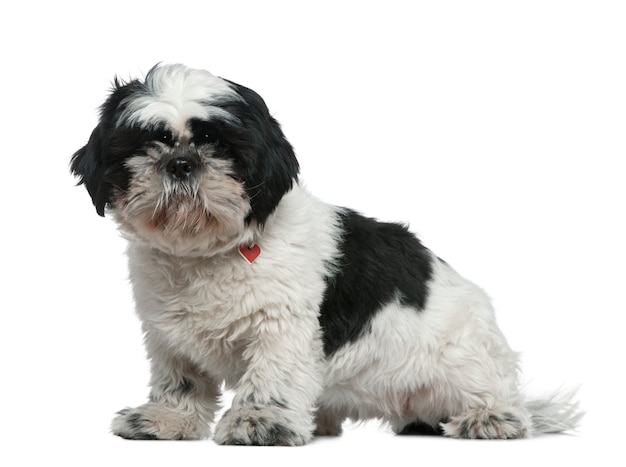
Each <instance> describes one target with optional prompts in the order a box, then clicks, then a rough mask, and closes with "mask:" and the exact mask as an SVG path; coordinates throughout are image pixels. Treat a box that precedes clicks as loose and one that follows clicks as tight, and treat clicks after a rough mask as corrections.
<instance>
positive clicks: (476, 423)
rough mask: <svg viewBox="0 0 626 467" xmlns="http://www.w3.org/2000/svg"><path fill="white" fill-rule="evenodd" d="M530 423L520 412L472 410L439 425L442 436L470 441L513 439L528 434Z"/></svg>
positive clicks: (510, 410)
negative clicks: (468, 439)
mask: <svg viewBox="0 0 626 467" xmlns="http://www.w3.org/2000/svg"><path fill="white" fill-rule="evenodd" d="M529 427H530V421H529V420H528V417H527V416H525V414H524V413H522V412H521V411H520V410H518V409H515V408H509V409H507V410H490V409H473V410H469V411H467V412H466V413H464V414H462V415H459V416H456V417H452V418H451V419H450V420H449V421H448V422H446V423H442V424H441V429H442V430H443V433H444V435H446V436H450V437H454V438H470V439H515V438H525V437H526V436H528V434H529Z"/></svg>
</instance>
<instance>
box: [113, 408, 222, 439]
mask: <svg viewBox="0 0 626 467" xmlns="http://www.w3.org/2000/svg"><path fill="white" fill-rule="evenodd" d="M111 431H112V432H113V434H114V435H117V436H121V437H122V438H126V439H205V438H208V436H209V434H210V432H209V426H208V424H206V423H202V422H200V421H199V420H198V418H197V417H196V416H194V415H193V414H184V413H179V412H177V411H176V410H174V409H171V408H169V407H165V406H162V405H158V404H153V403H148V404H145V405H142V406H140V407H137V408H136V409H124V410H121V411H120V412H118V415H117V417H115V418H114V419H113V423H112V425H111Z"/></svg>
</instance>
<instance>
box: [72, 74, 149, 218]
mask: <svg viewBox="0 0 626 467" xmlns="http://www.w3.org/2000/svg"><path fill="white" fill-rule="evenodd" d="M143 91H144V84H143V83H141V82H140V81H138V80H133V81H130V82H128V83H125V82H123V81H121V80H119V79H118V78H117V77H116V78H115V79H114V80H113V87H112V89H111V94H110V95H109V97H108V99H107V100H106V102H105V103H104V104H103V105H102V107H101V108H100V122H99V123H98V126H96V128H95V129H94V130H93V132H92V133H91V136H90V138H89V142H88V143H87V144H86V145H85V146H83V147H82V148H80V149H79V150H78V151H76V152H75V153H74V155H73V156H72V161H71V164H70V168H71V171H72V173H73V174H74V175H75V176H77V177H79V179H80V180H79V182H78V183H79V185H80V184H82V185H85V187H86V188H87V191H88V192H89V195H90V196H91V200H92V201H93V204H94V206H95V207H96V211H97V213H98V214H99V215H101V216H104V208H105V207H106V205H107V203H109V201H110V197H111V194H112V190H113V185H112V184H111V183H110V181H108V180H107V178H108V177H107V171H108V170H109V169H110V167H109V166H110V165H111V164H113V163H114V162H115V161H113V160H111V154H110V152H111V148H110V145H111V144H110V143H111V135H112V134H113V132H114V131H115V128H116V127H117V119H118V116H119V113H120V112H122V111H123V110H124V108H125V106H126V104H127V102H128V101H129V100H130V99H131V98H132V96H133V95H135V94H136V93H141V92H143Z"/></svg>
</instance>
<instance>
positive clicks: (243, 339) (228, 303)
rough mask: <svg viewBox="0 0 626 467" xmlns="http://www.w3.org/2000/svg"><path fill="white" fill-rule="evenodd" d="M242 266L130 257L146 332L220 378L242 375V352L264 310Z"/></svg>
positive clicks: (226, 262) (197, 260) (196, 260)
mask: <svg viewBox="0 0 626 467" xmlns="http://www.w3.org/2000/svg"><path fill="white" fill-rule="evenodd" d="M137 260H139V261H137ZM242 266H246V265H245V264H242V263H238V262H233V261H220V260H213V261H209V260H207V259H184V260H181V259H174V258H164V257H159V256H151V257H148V258H146V257H145V256H143V257H141V258H133V257H131V268H130V269H131V280H132V283H133V288H134V292H135V297H136V302H137V312H138V314H139V317H140V318H141V319H142V321H143V322H144V327H145V329H146V331H147V332H156V333H158V334H159V335H160V340H162V341H165V342H166V343H167V345H168V346H169V347H170V348H171V350H173V351H175V352H176V353H179V354H183V355H185V356H187V357H188V358H189V359H191V360H192V361H194V362H195V363H196V364H198V365H200V366H206V367H207V368H210V369H211V371H212V372H217V373H220V376H221V377H222V378H224V379H227V380H229V379H231V378H236V377H237V374H239V373H241V372H243V371H245V363H244V362H243V359H242V352H243V350H244V349H245V347H246V345H247V344H248V343H249V341H250V339H252V338H253V337H254V334H255V328H256V326H257V325H258V321H259V319H260V316H259V310H260V309H261V308H262V304H261V303H259V300H258V298H257V297H256V296H255V291H254V287H252V286H251V282H253V280H252V278H251V277H250V275H249V273H248V271H247V270H246V269H245V267H242ZM248 270H249V268H248Z"/></svg>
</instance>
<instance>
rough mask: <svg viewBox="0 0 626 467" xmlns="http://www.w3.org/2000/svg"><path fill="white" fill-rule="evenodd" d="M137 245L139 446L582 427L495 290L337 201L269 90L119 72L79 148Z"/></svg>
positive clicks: (176, 74) (78, 157)
mask: <svg viewBox="0 0 626 467" xmlns="http://www.w3.org/2000/svg"><path fill="white" fill-rule="evenodd" d="M71 171H72V172H73V174H74V175H75V176H77V177H78V178H79V184H84V185H85V187H86V188H87V191H88V192H89V195H90V196H91V199H92V201H93V204H94V206H95V209H96V211H97V213H98V214H99V215H100V216H104V215H105V213H107V214H110V215H111V216H112V217H113V219H114V220H115V221H116V223H117V224H118V226H119V229H120V232H121V233H122V235H123V236H124V237H125V238H126V239H127V240H128V259H129V270H130V280H131V283H132V287H133V294H134V299H135V302H136V312H137V314H138V316H139V318H140V319H141V322H142V327H143V331H144V333H145V346H146V349H147V354H148V357H149V360H150V365H151V380H150V386H151V392H150V396H149V401H148V402H147V403H145V404H144V405H142V406H140V407H137V408H127V409H124V410H122V411H120V412H119V413H118V414H117V415H116V417H115V418H114V420H113V423H112V432H113V433H114V434H115V435H118V436H121V437H123V438H128V439H203V438H207V437H209V436H211V427H212V426H213V425H214V422H215V420H214V419H215V415H216V413H217V412H218V411H219V410H220V402H219V401H220V395H221V389H222V388H223V387H226V388H232V389H234V390H235V395H234V398H233V400H232V405H231V407H230V409H228V410H227V411H225V412H224V414H223V416H222V418H221V419H220V420H219V421H218V422H217V424H215V429H214V433H213V436H214V439H215V441H216V442H217V443H218V444H243V445H303V444H305V443H307V442H308V441H310V440H311V439H312V437H313V436H316V435H317V436H323V435H327V436H336V435H340V434H341V432H342V423H343V422H344V420H346V419H353V420H365V419H371V418H379V419H382V420H383V421H384V422H386V423H388V424H389V425H390V427H391V428H392V430H393V431H394V432H395V433H398V434H413V433H415V434H442V435H445V436H449V437H455V438H483V439H511V438H524V437H529V436H532V435H534V434H538V433H546V432H563V431H569V430H573V429H575V428H576V426H577V424H578V422H579V420H580V417H581V412H580V411H579V409H578V404H577V402H574V399H573V394H570V393H568V394H563V395H558V394H557V395H555V396H553V397H549V398H546V399H543V400H529V399H527V398H526V397H525V396H524V395H523V394H522V391H521V390H520V386H519V382H518V373H519V371H518V357H517V354H516V353H515V352H513V351H512V350H511V348H510V347H509V345H508V344H507V341H506V340H505V337H504V336H503V334H502V332H501V331H500V329H499V328H498V326H497V324H496V320H495V317H494V310H493V308H492V305H491V304H490V300H489V298H488V297H487V295H486V294H485V293H484V292H483V290H481V289H480V288H479V287H477V286H476V285H474V284H473V283H471V282H470V281H468V280H466V279H464V278H463V277H461V276H460V275H459V274H458V273H457V272H455V270H454V269H453V268H452V267H451V266H450V265H449V264H448V263H446V262H445V261H444V260H442V259H440V258H438V257H437V256H436V255H435V254H433V253H432V252H431V251H430V250H429V249H427V248H426V247H425V246H424V245H423V244H422V243H421V242H420V240H419V239H418V238H417V237H416V236H415V235H414V234H412V233H411V232H410V231H409V230H408V228H407V227H406V226H404V225H400V224H395V223H384V222H380V221H378V220H375V219H373V218H368V217H365V216H363V215H361V214H359V213H357V212H355V211H353V210H351V209H347V208H342V207H336V206H333V205H329V204H326V203H324V202H322V201H320V200H318V199H317V198H315V197H314V196H312V195H311V194H310V193H309V192H308V191H307V190H306V189H305V188H304V187H303V186H301V184H300V183H299V179H298V175H299V165H298V161H297V159H296V157H295V155H294V151H293V149H292V146H291V145H290V143H289V142H288V141H287V139H286V138H285V136H284V134H283V132H282V130H281V128H280V126H279V124H278V123H277V121H276V120H275V119H274V118H273V117H272V116H271V115H270V113H269V111H268V108H267V106H266V104H265V102H264V101H263V99H262V98H261V97H260V96H259V95H258V94H257V93H256V92H254V91H252V90H251V89H248V88H246V87H244V86H241V85H239V84H236V83H234V82H231V81H228V80H226V79H223V78H219V77H217V76H214V75H212V74H211V73H209V72H207V71H203V70H198V69H191V68H188V67H186V66H184V65H180V64H174V65H162V64H159V65H157V66H155V67H154V68H152V69H151V70H150V71H149V72H148V73H147V74H146V76H145V78H144V79H143V80H141V79H133V80H130V81H126V82H125V81H122V80H119V79H118V78H115V80H114V83H113V89H112V91H111V93H110V95H109V96H108V98H107V99H106V101H105V102H104V104H103V105H102V107H101V109H100V118H99V123H98V124H97V126H96V127H95V129H94V130H93V132H92V134H91V136H90V138H89V140H88V142H87V144H86V145H85V146H84V147H82V148H81V149H79V150H78V151H77V152H76V153H75V154H74V155H73V156H72V159H71Z"/></svg>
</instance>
